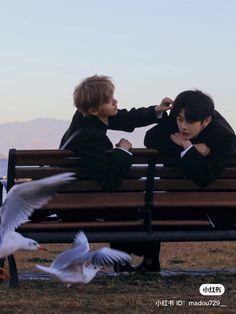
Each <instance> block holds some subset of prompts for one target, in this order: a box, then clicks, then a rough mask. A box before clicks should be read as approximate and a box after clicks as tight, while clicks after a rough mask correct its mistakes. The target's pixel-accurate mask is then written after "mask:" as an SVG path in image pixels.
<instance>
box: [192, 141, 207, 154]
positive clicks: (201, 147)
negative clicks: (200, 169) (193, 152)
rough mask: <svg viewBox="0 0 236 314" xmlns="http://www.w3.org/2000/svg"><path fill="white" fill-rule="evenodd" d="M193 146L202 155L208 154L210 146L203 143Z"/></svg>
mask: <svg viewBox="0 0 236 314" xmlns="http://www.w3.org/2000/svg"><path fill="white" fill-rule="evenodd" d="M193 146H194V147H195V148H196V149H197V150H198V152H199V153H200V154H201V155H202V156H204V157H206V156H208V155H209V154H210V151H211V150H210V148H209V147H208V146H207V145H206V144H204V143H199V144H194V145H193Z"/></svg>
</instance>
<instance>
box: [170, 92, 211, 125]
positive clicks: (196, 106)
mask: <svg viewBox="0 0 236 314" xmlns="http://www.w3.org/2000/svg"><path fill="white" fill-rule="evenodd" d="M182 109H184V114H185V119H186V120H189V121H203V120H204V119H205V118H206V117H209V116H212V114H213V111H214V102H213V100H212V99H211V97H210V96H208V95H206V94H204V93H203V92H201V91H200V90H188V91H184V92H182V93H180V94H179V95H178V96H177V97H176V99H175V101H174V103H173V109H172V112H173V114H175V115H176V116H178V115H179V113H180V111H181V110H182Z"/></svg>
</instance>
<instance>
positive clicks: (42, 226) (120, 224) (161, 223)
mask: <svg viewBox="0 0 236 314" xmlns="http://www.w3.org/2000/svg"><path fill="white" fill-rule="evenodd" d="M143 223H144V222H143V220H131V221H82V222H79V221H75V222H63V223H60V222H40V223H33V224H32V223H25V224H23V225H21V226H20V227H19V228H18V231H20V232H21V231H26V230H55V229H56V230H67V229H70V230H71V229H75V230H80V229H84V228H95V229H97V228H111V227H112V228H115V227H117V228H121V229H122V228H127V227H140V226H141V227H142V226H143ZM152 224H153V226H158V227H167V226H173V227H187V226H189V227H190V226H209V222H208V221H206V220H153V222H152Z"/></svg>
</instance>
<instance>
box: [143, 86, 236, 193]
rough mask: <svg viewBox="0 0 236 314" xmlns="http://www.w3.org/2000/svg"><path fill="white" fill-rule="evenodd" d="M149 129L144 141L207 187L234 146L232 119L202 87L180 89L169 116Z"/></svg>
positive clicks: (216, 175) (228, 158)
mask: <svg viewBox="0 0 236 314" xmlns="http://www.w3.org/2000/svg"><path fill="white" fill-rule="evenodd" d="M164 115H165V117H163V118H162V120H161V121H160V123H159V124H158V125H157V126H155V127H153V128H152V129H150V130H149V131H147V133H146V136H145V139H144V144H145V146H146V147H148V148H155V149H158V150H159V151H160V152H161V153H163V154H164V155H168V156H171V157H174V158H175V159H176V161H178V162H180V163H181V166H182V167H183V169H184V173H185V175H186V177H188V178H189V179H191V180H192V181H193V182H194V183H195V184H196V185H197V186H199V187H204V186H206V185H208V184H210V183H211V182H213V181H214V180H215V179H216V178H218V177H219V176H220V175H221V173H222V172H223V170H224V168H225V167H226V165H227V164H228V162H229V160H230V158H231V156H232V153H233V152H234V149H235V143H236V137H235V133H234V131H233V129H232V128H231V126H230V125H229V123H228V122H227V121H226V120H225V119H224V118H223V117H222V116H221V115H220V114H219V113H218V112H217V111H216V110H215V109H214V103H213V101H212V99H211V98H210V97H209V96H208V95H206V94H204V93H202V92H201V91H199V90H196V91H192V90H190V91H184V92H182V93H180V94H179V95H178V96H177V97H176V99H175V101H174V103H173V109H172V111H171V113H170V115H169V116H167V114H165V113H164Z"/></svg>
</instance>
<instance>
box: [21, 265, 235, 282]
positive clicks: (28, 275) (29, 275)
mask: <svg viewBox="0 0 236 314" xmlns="http://www.w3.org/2000/svg"><path fill="white" fill-rule="evenodd" d="M216 274H224V275H226V274H234V275H235V274H236V269H228V268H227V269H214V270H212V269H195V270H188V271H185V270H162V271H161V272H160V275H161V276H163V277H165V276H182V275H186V276H206V275H216ZM118 275H119V274H117V273H115V272H112V271H111V272H108V271H106V272H104V271H100V272H98V274H97V276H118ZM126 275H128V274H127V273H126ZM50 279H51V277H50V276H49V275H48V274H44V273H39V272H31V271H19V280H20V281H21V280H50Z"/></svg>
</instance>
